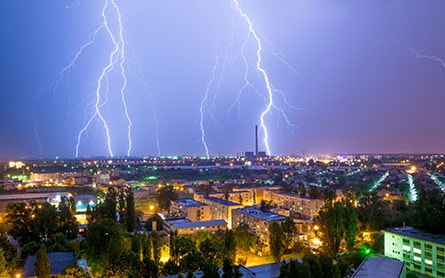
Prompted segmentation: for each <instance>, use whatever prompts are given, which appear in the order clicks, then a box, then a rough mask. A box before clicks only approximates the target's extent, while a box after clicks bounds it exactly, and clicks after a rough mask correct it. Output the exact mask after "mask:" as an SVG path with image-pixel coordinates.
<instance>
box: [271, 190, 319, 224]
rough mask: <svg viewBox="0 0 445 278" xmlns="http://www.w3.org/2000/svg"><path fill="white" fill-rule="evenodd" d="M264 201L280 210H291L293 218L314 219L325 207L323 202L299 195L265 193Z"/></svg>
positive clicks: (277, 192)
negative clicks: (269, 202)
mask: <svg viewBox="0 0 445 278" xmlns="http://www.w3.org/2000/svg"><path fill="white" fill-rule="evenodd" d="M264 199H265V200H267V201H271V202H272V203H273V204H276V205H277V206H278V207H279V208H282V209H286V210H289V211H290V213H291V215H292V216H300V217H299V218H306V219H313V218H314V217H315V216H317V215H318V211H319V210H320V208H321V207H322V206H323V200H321V199H315V198H310V197H306V196H300V195H297V194H292V193H287V192H280V191H272V190H269V191H265V192H264Z"/></svg>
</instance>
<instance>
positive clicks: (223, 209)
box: [202, 197, 243, 229]
mask: <svg viewBox="0 0 445 278" xmlns="http://www.w3.org/2000/svg"><path fill="white" fill-rule="evenodd" d="M202 202H203V203H206V204H207V205H209V206H210V217H211V218H212V219H224V221H226V222H227V223H228V225H229V229H232V210H233V209H237V208H242V207H243V205H241V204H238V203H235V202H231V201H228V200H225V199H221V198H216V197H207V198H203V199H202Z"/></svg>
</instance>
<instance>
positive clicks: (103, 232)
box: [85, 218, 130, 272]
mask: <svg viewBox="0 0 445 278" xmlns="http://www.w3.org/2000/svg"><path fill="white" fill-rule="evenodd" d="M85 244H86V246H85V247H86V253H87V256H88V259H89V260H91V261H92V262H93V263H94V266H95V267H96V269H93V272H100V271H102V270H104V269H107V268H109V267H110V266H111V265H112V264H113V263H114V262H115V261H116V260H117V259H118V258H119V256H120V255H121V253H122V252H124V251H126V250H129V249H130V242H129V240H128V239H127V237H126V232H125V227H123V226H122V225H121V224H119V223H117V222H116V221H115V220H113V219H110V218H105V219H101V220H98V221H95V222H94V223H92V224H90V225H89V227H88V234H87V236H86V238H85Z"/></svg>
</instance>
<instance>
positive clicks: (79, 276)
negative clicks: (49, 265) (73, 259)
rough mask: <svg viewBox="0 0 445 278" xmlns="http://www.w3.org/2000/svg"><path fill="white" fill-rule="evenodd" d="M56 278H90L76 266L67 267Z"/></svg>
mask: <svg viewBox="0 0 445 278" xmlns="http://www.w3.org/2000/svg"><path fill="white" fill-rule="evenodd" d="M56 277H57V278H90V274H89V273H88V272H86V271H85V270H83V269H82V268H81V267H78V266H68V267H66V268H65V269H64V270H63V271H62V273H61V274H58V275H57V276H56Z"/></svg>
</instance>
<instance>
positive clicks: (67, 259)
mask: <svg viewBox="0 0 445 278" xmlns="http://www.w3.org/2000/svg"><path fill="white" fill-rule="evenodd" d="M47 257H48V259H49V261H50V262H51V274H53V275H54V274H60V273H62V271H63V269H64V268H65V267H67V266H70V265H76V263H77V262H76V257H75V254H74V251H70V252H50V253H47ZM35 262H36V256H35V255H33V256H28V257H27V258H26V262H25V266H24V268H23V272H24V273H23V276H24V277H34V276H35V273H34V263H35Z"/></svg>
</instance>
